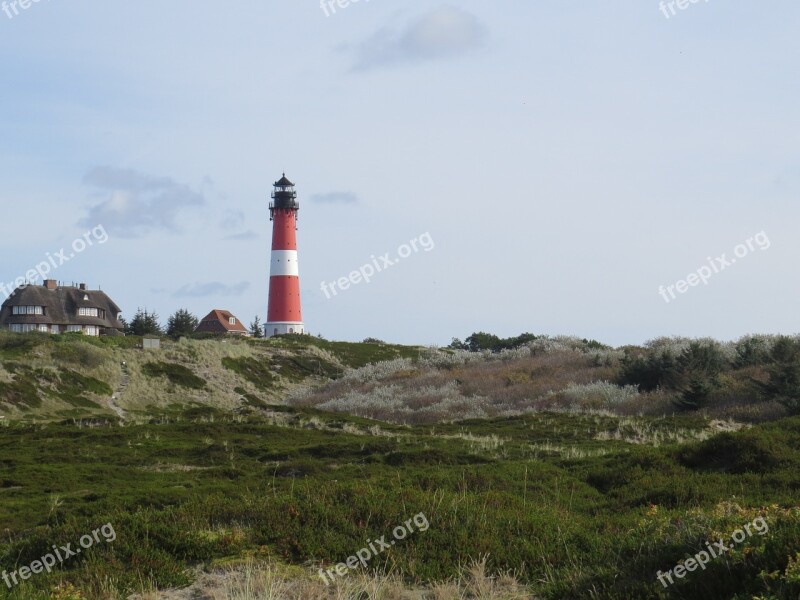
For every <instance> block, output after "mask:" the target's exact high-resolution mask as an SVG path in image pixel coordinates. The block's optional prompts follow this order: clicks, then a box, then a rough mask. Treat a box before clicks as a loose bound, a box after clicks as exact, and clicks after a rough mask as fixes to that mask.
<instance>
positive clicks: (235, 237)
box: [222, 229, 261, 242]
mask: <svg viewBox="0 0 800 600" xmlns="http://www.w3.org/2000/svg"><path fill="white" fill-rule="evenodd" d="M260 237H261V236H260V235H259V234H257V233H256V232H255V231H253V230H252V229H248V230H247V231H242V232H241V233H232V234H230V235H226V236H225V237H224V238H222V239H223V240H225V241H226V242H249V241H250V240H257V239H259V238H260Z"/></svg>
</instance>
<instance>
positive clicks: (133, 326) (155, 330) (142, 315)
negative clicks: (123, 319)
mask: <svg viewBox="0 0 800 600" xmlns="http://www.w3.org/2000/svg"><path fill="white" fill-rule="evenodd" d="M158 321H159V319H158V315H157V314H156V313H155V312H152V313H151V312H148V311H147V309H146V308H145V309H144V310H142V309H141V308H137V309H136V314H135V315H134V316H133V319H132V320H131V322H130V323H129V324H128V327H127V329H126V330H125V333H126V334H128V335H140V336H141V335H163V334H164V330H163V329H162V328H161V324H160V323H159V322H158Z"/></svg>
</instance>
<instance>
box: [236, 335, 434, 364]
mask: <svg viewBox="0 0 800 600" xmlns="http://www.w3.org/2000/svg"><path fill="white" fill-rule="evenodd" d="M251 343H254V344H269V345H272V346H275V347H279V348H287V349H294V350H296V349H299V348H305V347H308V346H315V347H317V348H319V349H321V350H325V351H326V352H328V353H330V354H331V355H333V356H335V357H336V358H337V360H339V361H340V362H341V363H342V364H344V365H346V366H348V367H351V368H358V367H363V366H364V365H367V364H369V363H376V362H382V361H386V360H392V359H395V358H417V357H418V356H419V354H420V348H417V347H414V346H400V345H396V344H360V343H354V342H331V341H328V340H323V339H320V338H317V337H313V336H308V335H283V336H277V337H273V338H270V339H269V340H266V341H258V340H252V341H251Z"/></svg>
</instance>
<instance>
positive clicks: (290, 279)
mask: <svg viewBox="0 0 800 600" xmlns="http://www.w3.org/2000/svg"><path fill="white" fill-rule="evenodd" d="M299 210H300V203H299V202H298V201H297V192H295V190H294V184H293V183H292V182H291V181H289V180H288V179H287V178H286V173H284V174H283V177H282V178H281V179H280V181H276V182H275V189H274V191H273V192H272V202H270V203H269V220H270V221H272V264H271V266H270V272H269V310H268V311H267V323H266V325H265V330H266V331H265V332H266V334H267V337H272V336H274V335H284V334H287V333H305V325H303V315H302V310H301V308H300V271H299V269H298V264H297V213H298V211H299Z"/></svg>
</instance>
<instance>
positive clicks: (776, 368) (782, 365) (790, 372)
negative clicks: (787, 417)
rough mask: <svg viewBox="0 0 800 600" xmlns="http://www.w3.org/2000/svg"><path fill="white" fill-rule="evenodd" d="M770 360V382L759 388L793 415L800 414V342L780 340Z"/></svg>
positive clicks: (784, 338)
mask: <svg viewBox="0 0 800 600" xmlns="http://www.w3.org/2000/svg"><path fill="white" fill-rule="evenodd" d="M769 358H770V363H769V365H768V366H767V373H768V374H769V381H767V383H762V384H760V386H759V387H761V390H762V392H763V393H764V395H765V396H766V397H767V398H768V399H770V400H776V401H778V402H780V403H781V404H783V405H784V406H785V407H786V408H788V409H789V410H790V411H791V412H792V413H793V414H798V413H800V340H796V339H792V338H790V337H786V336H782V337H780V338H778V339H777V340H776V341H775V344H774V345H773V346H772V350H771V351H770V353H769Z"/></svg>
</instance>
